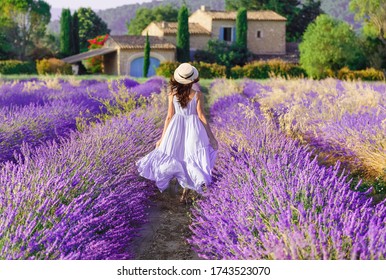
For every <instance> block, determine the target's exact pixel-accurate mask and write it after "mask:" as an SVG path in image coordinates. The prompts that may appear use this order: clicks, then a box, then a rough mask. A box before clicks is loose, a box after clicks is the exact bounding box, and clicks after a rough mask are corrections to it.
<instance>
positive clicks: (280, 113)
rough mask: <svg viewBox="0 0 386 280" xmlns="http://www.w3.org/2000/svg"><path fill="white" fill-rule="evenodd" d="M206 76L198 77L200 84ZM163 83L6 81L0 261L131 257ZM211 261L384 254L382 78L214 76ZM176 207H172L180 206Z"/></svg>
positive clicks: (201, 230) (203, 251)
mask: <svg viewBox="0 0 386 280" xmlns="http://www.w3.org/2000/svg"><path fill="white" fill-rule="evenodd" d="M204 84H205V83H202V85H204ZM165 85H166V80H164V79H162V78H157V77H156V78H152V79H149V80H148V81H147V82H145V83H142V84H140V83H138V82H136V81H133V80H130V79H121V80H117V81H111V82H106V81H95V80H93V81H86V80H85V81H75V80H67V81H66V80H60V79H57V78H55V79H47V80H37V79H32V80H27V81H19V82H10V81H3V82H0V120H1V123H0V258H1V259H135V258H136V257H137V256H136V254H135V250H134V248H133V240H135V238H136V237H137V236H138V235H140V232H141V231H140V228H141V227H142V226H143V225H145V224H146V223H148V222H149V220H148V214H149V213H148V209H149V208H148V207H149V202H150V200H151V198H154V194H155V193H157V192H158V190H157V188H156V187H155V185H154V184H153V183H152V182H150V181H148V180H146V179H144V178H141V177H140V176H139V175H138V172H137V170H136V169H135V165H134V163H135V161H136V160H137V159H139V158H140V157H142V156H143V155H145V154H147V153H148V152H149V151H151V150H152V149H154V147H155V142H156V141H157V140H158V139H159V137H160V135H161V132H162V128H163V121H164V118H165V116H166V109H167V108H166V105H167V97H166V87H165ZM201 87H202V90H203V92H205V93H206V101H207V102H206V106H207V107H206V109H207V110H208V112H207V114H208V117H209V119H210V121H211V127H212V128H213V131H214V133H215V135H216V137H217V139H218V141H219V146H220V147H219V153H218V154H219V156H218V158H217V161H216V164H215V169H214V172H213V177H214V181H213V183H212V185H211V186H208V188H207V190H206V192H205V193H204V195H203V196H202V197H200V198H198V199H197V200H196V201H195V202H194V204H193V206H191V207H190V208H189V211H190V212H191V214H190V215H191V224H190V226H189V231H190V236H189V238H187V246H191V247H192V249H193V250H195V251H196V252H197V254H198V256H199V257H200V258H203V259H386V224H385V223H386V205H385V200H384V198H385V193H386V190H385V189H384V188H385V181H386V95H385V92H386V85H385V84H375V83H373V84H368V83H362V82H342V81H337V80H332V79H330V80H323V81H311V80H281V79H271V80H268V81H265V82H257V81H253V80H240V81H232V80H224V79H222V80H214V81H213V82H211V84H210V86H209V87H207V88H206V87H204V86H201ZM176 203H177V202H176Z"/></svg>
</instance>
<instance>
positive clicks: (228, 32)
mask: <svg viewBox="0 0 386 280" xmlns="http://www.w3.org/2000/svg"><path fill="white" fill-rule="evenodd" d="M235 33H236V29H235V28H234V27H221V28H220V36H219V39H220V40H222V41H225V42H233V41H235V39H236V34H235Z"/></svg>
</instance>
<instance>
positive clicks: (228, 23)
mask: <svg viewBox="0 0 386 280" xmlns="http://www.w3.org/2000/svg"><path fill="white" fill-rule="evenodd" d="M221 27H234V28H236V21H234V20H214V21H213V26H212V38H213V39H219V36H220V28H221Z"/></svg>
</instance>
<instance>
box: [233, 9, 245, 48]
mask: <svg viewBox="0 0 386 280" xmlns="http://www.w3.org/2000/svg"><path fill="white" fill-rule="evenodd" d="M247 33H248V20H247V9H245V8H239V10H238V11H237V17H236V43H237V45H238V46H239V47H240V48H247Z"/></svg>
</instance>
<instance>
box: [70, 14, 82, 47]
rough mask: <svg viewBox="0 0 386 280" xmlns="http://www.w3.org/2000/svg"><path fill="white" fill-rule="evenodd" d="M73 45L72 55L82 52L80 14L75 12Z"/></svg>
mask: <svg viewBox="0 0 386 280" xmlns="http://www.w3.org/2000/svg"><path fill="white" fill-rule="evenodd" d="M71 32H72V45H71V52H72V54H78V53H79V52H80V47H79V17H78V12H76V11H75V12H74V14H73V16H72V31H71Z"/></svg>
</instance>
